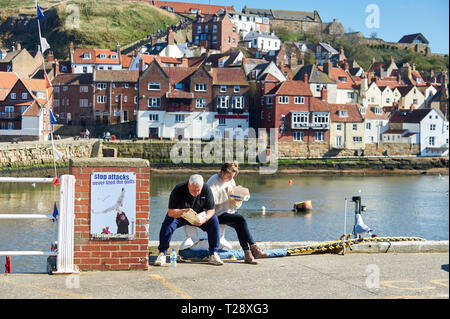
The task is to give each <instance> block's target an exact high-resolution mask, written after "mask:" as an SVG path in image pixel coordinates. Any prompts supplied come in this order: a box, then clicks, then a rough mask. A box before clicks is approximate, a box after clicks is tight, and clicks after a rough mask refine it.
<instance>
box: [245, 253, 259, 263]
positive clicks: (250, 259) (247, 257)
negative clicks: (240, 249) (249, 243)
mask: <svg viewBox="0 0 450 319" xmlns="http://www.w3.org/2000/svg"><path fill="white" fill-rule="evenodd" d="M244 263H246V264H250V265H257V264H258V262H257V261H256V260H255V258H253V255H252V252H251V251H250V250H244Z"/></svg>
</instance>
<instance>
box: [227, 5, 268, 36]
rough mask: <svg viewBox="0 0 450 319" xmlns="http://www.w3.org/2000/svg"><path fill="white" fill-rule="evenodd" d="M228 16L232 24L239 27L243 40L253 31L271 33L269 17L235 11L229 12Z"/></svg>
mask: <svg viewBox="0 0 450 319" xmlns="http://www.w3.org/2000/svg"><path fill="white" fill-rule="evenodd" d="M228 16H229V17H230V20H231V22H233V24H234V25H236V26H237V27H238V29H239V35H240V36H241V37H242V38H245V36H246V35H247V34H248V33H249V32H251V31H261V32H265V33H269V32H270V20H269V18H267V17H260V16H258V15H254V14H250V13H242V12H235V11H231V12H230V11H229V12H228Z"/></svg>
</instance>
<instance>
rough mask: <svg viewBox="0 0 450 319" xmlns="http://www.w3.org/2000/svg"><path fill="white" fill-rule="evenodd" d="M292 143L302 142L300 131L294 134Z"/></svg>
mask: <svg viewBox="0 0 450 319" xmlns="http://www.w3.org/2000/svg"><path fill="white" fill-rule="evenodd" d="M294 141H298V142H301V141H303V132H302V131H295V132H294Z"/></svg>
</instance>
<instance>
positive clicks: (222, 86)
mask: <svg viewBox="0 0 450 319" xmlns="http://www.w3.org/2000/svg"><path fill="white" fill-rule="evenodd" d="M226 91H227V86H226V85H221V86H220V93H225V92H226Z"/></svg>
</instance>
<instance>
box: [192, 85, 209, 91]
mask: <svg viewBox="0 0 450 319" xmlns="http://www.w3.org/2000/svg"><path fill="white" fill-rule="evenodd" d="M195 91H197V92H206V91H208V85H207V84H206V83H195Z"/></svg>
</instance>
